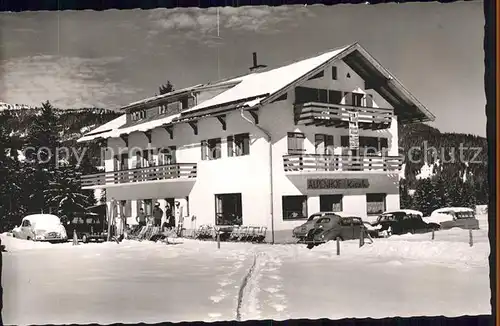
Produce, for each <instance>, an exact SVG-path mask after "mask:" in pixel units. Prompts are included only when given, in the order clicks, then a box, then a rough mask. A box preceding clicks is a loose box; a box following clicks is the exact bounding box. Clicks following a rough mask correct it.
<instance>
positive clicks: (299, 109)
mask: <svg viewBox="0 0 500 326" xmlns="http://www.w3.org/2000/svg"><path fill="white" fill-rule="evenodd" d="M294 112H295V121H296V123H297V124H303V125H315V126H335V127H339V128H348V127H349V117H350V116H351V112H357V113H358V126H359V128H360V129H366V130H367V129H371V130H377V129H387V128H389V127H390V126H391V122H392V117H393V116H394V110H392V109H384V108H367V107H358V106H349V105H343V104H330V103H317V102H308V103H300V104H295V106H294Z"/></svg>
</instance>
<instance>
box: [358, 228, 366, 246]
mask: <svg viewBox="0 0 500 326" xmlns="http://www.w3.org/2000/svg"><path fill="white" fill-rule="evenodd" d="M364 244H365V229H364V228H361V233H360V235H359V247H360V248H361V247H363V245H364Z"/></svg>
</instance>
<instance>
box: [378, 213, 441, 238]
mask: <svg viewBox="0 0 500 326" xmlns="http://www.w3.org/2000/svg"><path fill="white" fill-rule="evenodd" d="M422 216H423V214H422V213H421V212H419V211H414V210H399V211H392V212H385V213H383V214H381V215H380V216H379V217H378V218H377V220H376V221H375V222H374V223H372V224H371V225H372V226H373V227H379V234H381V233H383V232H387V233H388V235H391V234H395V235H401V234H406V233H425V232H430V231H432V230H439V228H440V225H439V224H437V223H427V222H425V221H424V220H423V219H422Z"/></svg>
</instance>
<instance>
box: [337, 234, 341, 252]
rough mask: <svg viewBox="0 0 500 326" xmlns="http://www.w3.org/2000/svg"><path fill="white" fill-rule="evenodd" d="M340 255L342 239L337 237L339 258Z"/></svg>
mask: <svg viewBox="0 0 500 326" xmlns="http://www.w3.org/2000/svg"><path fill="white" fill-rule="evenodd" d="M339 255H340V237H337V256H339Z"/></svg>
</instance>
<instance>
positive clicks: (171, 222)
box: [165, 203, 175, 229]
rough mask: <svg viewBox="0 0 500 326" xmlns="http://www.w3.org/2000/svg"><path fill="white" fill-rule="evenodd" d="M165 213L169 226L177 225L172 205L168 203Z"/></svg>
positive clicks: (170, 227)
mask: <svg viewBox="0 0 500 326" xmlns="http://www.w3.org/2000/svg"><path fill="white" fill-rule="evenodd" d="M165 210H166V212H165V214H166V216H167V227H168V228H169V229H172V228H174V227H175V218H174V215H173V214H172V207H171V206H170V205H169V204H168V203H167V205H166V206H165Z"/></svg>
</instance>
